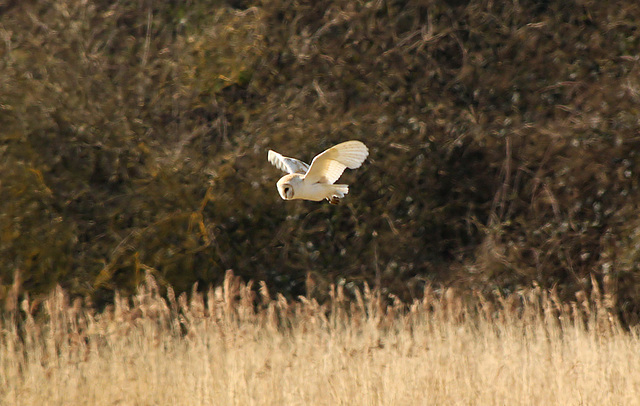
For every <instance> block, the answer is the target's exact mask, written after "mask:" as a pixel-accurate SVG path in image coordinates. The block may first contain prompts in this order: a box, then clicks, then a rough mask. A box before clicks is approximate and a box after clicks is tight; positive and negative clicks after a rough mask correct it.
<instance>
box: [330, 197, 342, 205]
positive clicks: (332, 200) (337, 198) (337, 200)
mask: <svg viewBox="0 0 640 406" xmlns="http://www.w3.org/2000/svg"><path fill="white" fill-rule="evenodd" d="M329 203H331V204H339V203H340V198H339V197H338V196H331V199H329Z"/></svg>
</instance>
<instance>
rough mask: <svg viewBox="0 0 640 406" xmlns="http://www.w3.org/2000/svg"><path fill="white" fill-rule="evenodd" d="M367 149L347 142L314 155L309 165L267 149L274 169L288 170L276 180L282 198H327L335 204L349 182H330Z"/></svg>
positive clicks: (356, 162)
mask: <svg viewBox="0 0 640 406" xmlns="http://www.w3.org/2000/svg"><path fill="white" fill-rule="evenodd" d="M368 155H369V150H368V149H367V147H366V146H365V145H364V144H363V143H362V142H360V141H347V142H343V143H341V144H338V145H335V146H333V147H331V148H329V149H328V150H326V151H324V152H323V153H321V154H319V155H317V156H316V157H315V158H313V161H311V166H309V165H308V164H306V163H304V162H302V161H299V160H297V159H294V158H288V157H285V156H282V155H280V154H278V153H277V152H275V151H272V150H269V154H268V156H267V157H268V159H269V162H271V163H272V164H273V165H274V166H275V167H276V168H278V169H280V170H283V171H285V172H287V173H288V175H284V176H283V177H282V178H280V180H279V181H278V183H277V184H276V185H277V186H278V192H279V193H280V197H282V198H283V199H284V200H294V199H302V200H313V201H316V202H318V201H321V200H323V199H327V200H328V201H329V203H331V204H338V202H339V201H340V199H341V198H343V197H344V195H346V194H347V193H349V185H334V182H335V181H337V180H338V178H339V177H340V176H341V175H342V172H344V170H345V169H346V168H349V169H356V168H359V167H360V165H362V163H363V162H364V160H365V159H367V156H368Z"/></svg>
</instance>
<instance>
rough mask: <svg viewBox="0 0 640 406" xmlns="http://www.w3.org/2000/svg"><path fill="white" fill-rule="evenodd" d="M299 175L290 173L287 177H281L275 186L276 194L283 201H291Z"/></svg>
mask: <svg viewBox="0 0 640 406" xmlns="http://www.w3.org/2000/svg"><path fill="white" fill-rule="evenodd" d="M299 178H300V175H299V174H297V173H292V174H289V175H285V176H283V177H282V178H281V179H280V180H279V181H278V183H276V185H277V186H278V192H279V193H280V197H282V199H284V200H293V197H294V196H295V190H294V187H295V186H296V184H298V183H300V179H299Z"/></svg>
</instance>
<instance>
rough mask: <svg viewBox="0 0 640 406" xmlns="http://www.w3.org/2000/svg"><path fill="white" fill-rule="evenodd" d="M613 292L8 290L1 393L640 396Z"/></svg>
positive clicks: (175, 401) (424, 400)
mask: <svg viewBox="0 0 640 406" xmlns="http://www.w3.org/2000/svg"><path fill="white" fill-rule="evenodd" d="M194 292H195V290H194ZM188 296H189V297H190V298H189V299H188ZM614 300H615V296H614V295H613V294H612V293H611V292H607V291H606V289H604V291H601V289H599V287H598V285H597V284H594V285H593V289H592V291H591V292H589V293H586V292H581V293H580V294H579V295H578V300H576V302H573V303H566V304H563V303H560V302H559V300H558V299H557V297H556V296H555V294H554V292H553V291H544V290H541V289H535V288H534V289H531V290H529V291H526V292H525V291H523V292H519V293H516V294H513V295H511V296H508V297H501V296H499V295H497V294H495V295H492V297H490V298H489V297H486V295H481V294H480V293H478V292H472V293H470V294H468V295H467V294H463V293H462V292H455V291H452V290H448V291H444V292H440V291H436V290H432V289H431V288H427V289H426V290H425V296H424V298H423V299H421V300H419V301H418V300H416V301H415V302H414V303H409V304H406V303H401V302H400V301H399V300H397V299H396V300H395V301H394V298H393V297H391V298H383V297H382V296H381V295H380V294H379V293H377V292H375V291H370V290H369V289H368V288H367V287H366V286H365V287H364V289H363V290H362V291H360V290H358V289H355V288H352V289H350V290H349V289H347V288H346V287H337V288H335V289H333V290H332V291H331V292H330V295H329V299H327V300H326V301H323V302H324V304H323V305H320V304H318V302H317V301H316V300H315V299H311V298H306V297H300V298H299V299H298V300H296V301H288V300H286V299H285V298H284V297H282V296H280V295H278V297H275V298H272V297H270V295H269V292H268V290H267V287H266V286H265V285H264V284H262V285H261V286H260V288H259V289H255V287H253V286H252V285H251V284H249V285H245V284H243V283H242V282H241V281H240V280H239V279H238V278H236V277H234V276H233V275H232V274H231V273H228V274H227V277H226V279H225V283H224V285H223V286H220V287H217V288H213V289H210V290H209V291H208V292H207V293H205V294H199V293H192V294H191V295H181V296H180V297H178V298H175V297H174V296H173V295H172V291H171V289H169V291H168V292H167V294H166V295H164V296H163V295H161V294H160V290H159V288H158V286H157V284H156V282H155V281H154V279H153V278H152V277H150V276H147V279H146V282H145V283H144V284H143V285H142V286H141V287H140V289H139V291H138V294H137V295H136V296H135V297H134V298H132V300H126V299H124V298H121V297H116V301H115V304H114V306H112V307H110V308H107V309H106V310H105V311H104V312H94V311H92V310H90V307H89V306H85V305H83V304H82V303H81V301H79V300H77V301H75V302H73V301H72V302H71V303H70V302H69V300H68V298H67V297H66V295H65V293H64V292H63V291H62V290H61V289H58V290H57V291H55V292H54V293H52V294H51V295H50V296H49V297H48V298H46V299H44V300H43V301H41V302H40V303H36V302H35V301H30V300H29V299H23V300H21V301H20V302H18V300H17V298H16V297H13V299H12V298H11V297H9V298H8V300H7V303H6V305H7V306H6V309H7V313H6V314H5V317H4V319H3V320H2V328H1V331H2V335H1V336H0V403H2V404H6V405H14V404H15V405H412V404H413V405H551V404H558V405H632V404H638V402H639V401H640V340H639V337H638V332H637V330H636V329H631V330H628V329H623V328H622V327H621V326H620V324H619V323H618V322H617V321H616V319H615V318H614V317H613V316H612V315H611V314H610V313H609V312H608V311H607V308H608V307H609V305H610V304H611V303H609V302H611V301H614ZM12 301H13V302H12ZM12 307H13V311H12ZM35 308H40V309H42V311H41V312H40V314H39V315H37V316H36V317H35V318H33V317H32V316H31V313H32V312H33V309H35Z"/></svg>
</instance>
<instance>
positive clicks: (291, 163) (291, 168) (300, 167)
mask: <svg viewBox="0 0 640 406" xmlns="http://www.w3.org/2000/svg"><path fill="white" fill-rule="evenodd" d="M267 158H268V159H269V162H271V164H272V165H273V166H275V167H276V168H278V169H280V170H281V171H285V172H287V173H302V174H305V173H307V171H308V170H309V165H308V164H306V163H304V162H302V161H300V160H297V159H295V158H289V157H286V156H282V155H280V154H278V153H277V152H276V151H272V150H269V154H268V155H267Z"/></svg>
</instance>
